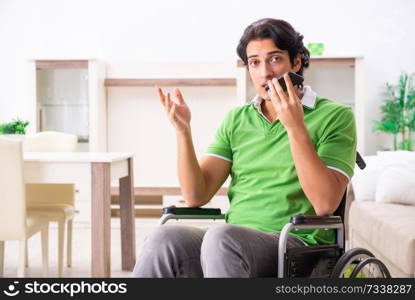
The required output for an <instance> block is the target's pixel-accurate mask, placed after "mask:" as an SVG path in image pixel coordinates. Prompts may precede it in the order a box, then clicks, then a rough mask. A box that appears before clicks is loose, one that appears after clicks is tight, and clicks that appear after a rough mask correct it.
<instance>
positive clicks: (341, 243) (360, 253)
mask: <svg viewBox="0 0 415 300" xmlns="http://www.w3.org/2000/svg"><path fill="white" fill-rule="evenodd" d="M356 163H357V165H358V166H359V168H361V169H364V168H365V167H366V164H365V162H364V160H363V158H362V157H361V156H360V154H359V153H358V152H356ZM347 192H348V189H347V188H346V191H345V192H344V194H343V197H342V200H341V202H340V205H339V207H338V208H337V209H336V211H335V212H334V215H333V216H305V215H296V216H293V217H291V220H290V222H289V223H287V224H286V225H285V226H284V227H283V228H282V231H281V233H280V237H279V242H278V278H284V276H285V275H286V273H287V271H286V258H287V252H288V250H289V249H287V241H288V235H289V233H290V232H291V231H292V230H295V229H334V230H336V243H335V244H330V245H325V246H327V249H329V247H331V248H333V250H336V246H337V247H338V250H339V251H340V253H342V254H343V255H342V256H341V257H340V259H338V261H337V262H336V265H335V266H334V268H333V272H332V274H331V276H330V277H333V274H334V275H335V276H334V277H342V276H343V274H344V271H345V269H346V268H347V267H348V265H350V264H352V263H354V262H355V261H357V260H358V259H362V261H360V262H359V263H358V264H356V266H355V270H353V272H352V275H354V276H357V273H358V271H360V270H361V269H362V268H363V267H364V266H365V265H366V264H368V263H375V265H377V266H378V268H379V270H380V271H381V272H382V274H383V276H384V277H391V276H390V273H389V271H388V270H387V268H386V266H385V265H384V264H383V263H382V262H381V261H380V260H378V259H377V258H375V257H374V255H373V254H372V253H370V252H369V251H368V250H366V249H362V248H354V249H351V250H349V251H348V252H346V253H345V235H344V224H343V219H344V214H345V207H346V197H347ZM171 219H176V220H179V219H193V220H197V219H211V220H218V219H225V215H224V214H222V213H221V211H220V209H218V208H199V207H197V208H190V207H175V206H168V207H164V208H163V215H162V217H161V218H160V220H159V223H158V224H159V225H163V224H165V223H166V222H167V221H169V220H171ZM305 247H310V249H311V248H313V247H314V248H316V247H318V246H305ZM323 248H324V246H323ZM323 251H324V249H323ZM339 263H340V264H339ZM341 264H344V265H341Z"/></svg>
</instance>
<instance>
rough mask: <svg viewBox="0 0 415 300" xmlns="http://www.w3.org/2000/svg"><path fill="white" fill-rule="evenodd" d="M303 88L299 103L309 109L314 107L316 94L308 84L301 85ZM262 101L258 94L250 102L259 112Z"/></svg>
mask: <svg viewBox="0 0 415 300" xmlns="http://www.w3.org/2000/svg"><path fill="white" fill-rule="evenodd" d="M303 89H304V95H303V97H302V98H301V104H303V106H306V107H308V108H310V109H314V108H315V105H316V101H317V94H316V92H314V91H313V90H312V89H311V87H310V86H308V85H306V86H304V87H303ZM262 101H264V99H262V98H261V97H260V96H259V95H256V96H255V97H254V98H253V99H252V102H253V103H254V106H255V108H256V109H258V111H259V112H260V113H262V111H261V103H262Z"/></svg>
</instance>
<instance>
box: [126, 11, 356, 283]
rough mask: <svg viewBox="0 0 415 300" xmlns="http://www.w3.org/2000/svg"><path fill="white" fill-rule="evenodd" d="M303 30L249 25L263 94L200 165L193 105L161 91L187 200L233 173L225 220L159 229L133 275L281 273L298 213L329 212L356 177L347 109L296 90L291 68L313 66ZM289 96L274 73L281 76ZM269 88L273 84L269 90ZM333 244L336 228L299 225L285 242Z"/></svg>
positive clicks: (242, 110) (196, 201)
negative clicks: (281, 245)
mask: <svg viewBox="0 0 415 300" xmlns="http://www.w3.org/2000/svg"><path fill="white" fill-rule="evenodd" d="M302 39H303V36H302V35H300V34H299V33H298V32H296V31H295V30H294V29H293V28H292V26H291V25H290V24H289V23H287V22H285V21H282V20H275V19H262V20H259V21H257V22H255V23H253V24H251V25H249V26H248V27H247V28H246V30H245V32H244V34H243V36H242V38H241V39H240V42H239V45H238V48H237V52H238V55H239V56H240V58H241V59H242V60H243V62H244V63H245V64H246V65H247V68H248V70H249V74H250V76H251V79H252V82H253V83H254V85H255V89H256V91H257V93H258V95H257V96H256V97H255V98H254V99H253V101H252V102H250V103H248V104H246V105H243V106H241V107H237V108H235V109H233V110H231V111H230V112H229V113H228V115H227V116H226V118H225V120H224V121H223V123H222V124H221V125H220V127H219V129H218V131H217V133H216V137H215V140H214V141H213V143H212V144H211V145H210V146H209V147H208V149H207V152H206V154H205V155H204V156H203V157H202V158H201V159H200V161H199V162H198V161H197V158H196V154H195V150H194V147H193V142H192V136H191V128H190V117H191V114H190V110H189V108H188V106H187V105H186V102H185V101H184V98H183V96H182V94H181V93H180V91H179V90H178V89H175V90H174V93H175V96H176V98H177V102H173V101H172V99H171V95H170V94H169V93H167V95H165V94H164V93H163V92H162V90H161V89H160V88H158V89H157V90H158V94H159V97H160V100H161V102H162V104H163V106H164V108H165V110H166V113H167V115H168V117H169V119H170V121H171V123H172V124H173V125H174V126H175V128H176V132H177V142H178V169H179V170H178V172H179V180H180V185H181V189H182V193H183V196H184V199H185V201H186V203H187V205H188V206H192V207H199V206H203V205H204V204H206V203H208V202H209V200H210V199H211V198H212V197H213V196H214V195H215V193H216V192H217V190H218V189H219V188H220V187H221V186H222V184H223V183H224V182H225V180H226V179H227V177H228V176H229V175H231V177H232V182H231V184H230V186H229V192H228V197H229V201H230V208H229V210H228V212H227V214H226V223H227V224H225V225H221V226H215V227H213V228H211V229H208V230H207V231H206V230H203V229H199V228H192V227H186V226H161V227H159V228H158V229H156V230H155V231H154V232H153V233H152V234H150V235H149V236H148V237H147V238H146V240H145V243H144V245H143V248H142V252H141V255H140V256H139V258H138V260H137V265H136V267H135V269H134V276H136V277H267V276H276V274H277V248H278V237H279V231H281V229H282V227H283V226H284V225H285V224H286V223H287V222H289V219H290V217H291V216H293V215H296V214H307V215H328V214H332V213H333V212H334V211H335V210H336V208H337V207H338V205H339V203H340V201H341V198H342V195H343V193H344V191H345V189H346V185H347V183H348V181H349V180H350V178H351V176H352V175H353V168H354V163H355V157H356V132H355V121H354V117H353V113H352V111H351V109H350V108H348V107H346V106H344V105H341V104H337V103H335V102H333V101H330V100H328V99H324V98H319V97H317V96H316V94H315V93H314V92H313V91H312V90H311V88H310V87H309V86H306V87H294V86H293V85H292V83H291V80H290V78H289V77H288V76H287V74H286V73H287V72H288V71H291V72H295V73H297V74H300V75H302V74H303V70H304V68H306V67H308V64H309V52H308V51H307V49H306V48H305V47H304V45H303V42H302ZM284 74H285V76H284V79H285V82H286V85H287V87H288V90H287V92H284V91H283V90H282V88H281V86H280V84H279V83H278V81H277V80H276V78H278V77H280V76H282V75H284ZM266 86H268V87H269V89H268V88H266ZM330 242H334V232H333V231H330V230H300V231H296V232H295V234H292V235H290V237H289V240H288V247H292V246H297V245H302V244H322V243H330Z"/></svg>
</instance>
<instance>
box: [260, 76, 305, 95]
mask: <svg viewBox="0 0 415 300" xmlns="http://www.w3.org/2000/svg"><path fill="white" fill-rule="evenodd" d="M288 76H290V79H291V82H292V83H293V85H294V86H298V87H302V86H303V82H304V77H303V76H301V75H298V74H297V73H294V72H291V71H290V72H288ZM278 82H279V84H280V85H281V87H282V90H283V91H284V92H286V91H287V86H286V85H285V80H284V75H282V76H280V77H278ZM265 90H266V91H268V90H269V86H266V87H265Z"/></svg>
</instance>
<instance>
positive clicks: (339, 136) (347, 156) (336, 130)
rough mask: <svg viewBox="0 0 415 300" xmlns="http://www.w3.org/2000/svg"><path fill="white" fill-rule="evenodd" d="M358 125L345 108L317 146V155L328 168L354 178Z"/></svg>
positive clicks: (332, 122) (334, 118)
mask: <svg viewBox="0 0 415 300" xmlns="http://www.w3.org/2000/svg"><path fill="white" fill-rule="evenodd" d="M356 143H357V138H356V123H355V118H354V115H353V112H352V110H351V109H350V108H349V107H344V108H342V109H340V110H338V113H337V114H336V116H334V117H333V118H331V122H330V123H329V125H328V126H327V127H326V128H325V130H324V133H323V135H322V137H321V138H320V140H319V142H318V144H317V154H318V155H319V157H320V159H321V160H322V161H323V162H324V163H325V164H326V166H327V167H328V168H331V169H334V170H337V171H339V172H340V173H344V175H347V176H348V177H349V179H350V178H351V177H352V176H353V172H354V165H355V162H356Z"/></svg>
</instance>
